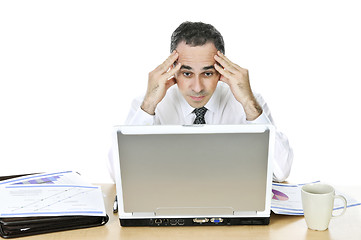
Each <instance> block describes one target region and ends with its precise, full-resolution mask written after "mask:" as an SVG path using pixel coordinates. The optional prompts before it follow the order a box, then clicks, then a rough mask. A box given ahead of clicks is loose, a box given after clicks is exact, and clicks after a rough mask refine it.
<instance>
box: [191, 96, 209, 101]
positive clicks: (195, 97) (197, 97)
mask: <svg viewBox="0 0 361 240" xmlns="http://www.w3.org/2000/svg"><path fill="white" fill-rule="evenodd" d="M190 97H191V98H192V100H193V101H196V102H199V101H202V100H203V98H204V97H205V96H190Z"/></svg>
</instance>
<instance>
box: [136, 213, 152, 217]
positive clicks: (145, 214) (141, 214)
mask: <svg viewBox="0 0 361 240" xmlns="http://www.w3.org/2000/svg"><path fill="white" fill-rule="evenodd" d="M133 216H134V217H138V216H139V217H154V216H155V213H154V212H133Z"/></svg>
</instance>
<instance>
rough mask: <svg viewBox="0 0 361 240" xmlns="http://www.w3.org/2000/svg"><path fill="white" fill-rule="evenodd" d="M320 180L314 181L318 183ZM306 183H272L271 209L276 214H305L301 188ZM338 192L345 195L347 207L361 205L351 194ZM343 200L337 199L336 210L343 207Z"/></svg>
mask: <svg viewBox="0 0 361 240" xmlns="http://www.w3.org/2000/svg"><path fill="white" fill-rule="evenodd" d="M317 182H319V181H316V182H313V183H317ZM303 185H305V184H283V183H273V184H272V199H271V210H272V211H273V212H274V213H276V214H284V215H303V208H302V198H301V188H302V186H303ZM336 194H340V195H343V196H345V198H346V200H347V207H353V206H357V205H360V204H361V203H360V202H357V201H356V200H355V199H353V198H351V197H350V196H348V195H346V194H344V193H340V192H338V191H337V190H336ZM342 207H343V203H342V202H338V201H335V205H334V210H338V209H341V208H342Z"/></svg>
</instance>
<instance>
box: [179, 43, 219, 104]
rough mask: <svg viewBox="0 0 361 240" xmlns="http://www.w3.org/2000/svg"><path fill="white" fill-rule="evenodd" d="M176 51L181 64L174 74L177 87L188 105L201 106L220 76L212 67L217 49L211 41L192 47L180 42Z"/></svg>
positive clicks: (205, 101) (212, 90) (212, 91)
mask: <svg viewBox="0 0 361 240" xmlns="http://www.w3.org/2000/svg"><path fill="white" fill-rule="evenodd" d="M176 51H177V52H178V56H179V57H178V62H180V63H181V64H182V66H181V69H180V70H179V71H178V72H177V73H176V74H175V78H176V80H177V84H178V88H179V90H180V92H181V93H182V95H183V97H184V98H185V100H186V101H187V102H188V104H189V105H191V106H192V107H194V108H200V107H203V106H204V105H206V103H207V102H208V101H209V99H210V98H211V96H212V94H213V93H214V91H215V90H216V87H217V83H218V80H219V78H220V74H219V73H218V72H217V71H216V70H215V69H214V63H215V60H214V55H216V54H217V49H216V47H215V46H214V44H213V43H207V44H205V45H203V46H197V47H192V46H189V45H186V44H185V42H181V43H179V44H178V46H177V48H176Z"/></svg>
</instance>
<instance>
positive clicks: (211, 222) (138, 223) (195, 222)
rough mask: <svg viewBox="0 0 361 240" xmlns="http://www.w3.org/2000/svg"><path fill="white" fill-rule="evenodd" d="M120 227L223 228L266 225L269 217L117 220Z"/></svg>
mask: <svg viewBox="0 0 361 240" xmlns="http://www.w3.org/2000/svg"><path fill="white" fill-rule="evenodd" d="M119 220H120V225H121V226H122V227H142V226H151V227H152V226H153V227H159V226H225V225H268V224H269V222H270V218H269V217H257V218H220V217H214V218H150V219H119Z"/></svg>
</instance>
